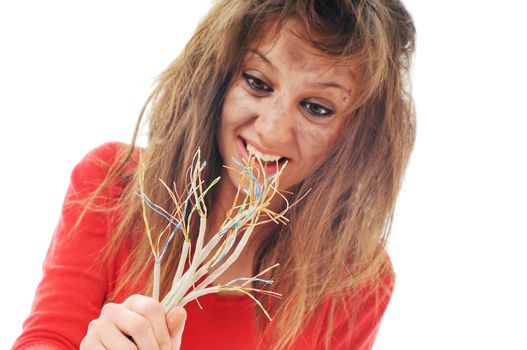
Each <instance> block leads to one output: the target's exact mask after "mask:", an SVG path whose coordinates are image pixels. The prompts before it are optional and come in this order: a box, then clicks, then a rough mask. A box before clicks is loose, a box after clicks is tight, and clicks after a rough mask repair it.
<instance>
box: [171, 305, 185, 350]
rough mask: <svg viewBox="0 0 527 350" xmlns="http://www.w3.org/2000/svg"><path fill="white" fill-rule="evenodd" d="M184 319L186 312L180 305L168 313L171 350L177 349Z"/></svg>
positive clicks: (179, 344) (183, 326)
mask: <svg viewBox="0 0 527 350" xmlns="http://www.w3.org/2000/svg"><path fill="white" fill-rule="evenodd" d="M186 320H187V312H186V311H185V309H184V308H183V307H181V306H178V307H176V308H175V309H173V310H172V311H170V312H169V313H168V315H167V323H168V330H169V331H170V337H171V348H170V349H171V350H179V348H180V346H181V337H182V336H183V330H184V328H185V322H186Z"/></svg>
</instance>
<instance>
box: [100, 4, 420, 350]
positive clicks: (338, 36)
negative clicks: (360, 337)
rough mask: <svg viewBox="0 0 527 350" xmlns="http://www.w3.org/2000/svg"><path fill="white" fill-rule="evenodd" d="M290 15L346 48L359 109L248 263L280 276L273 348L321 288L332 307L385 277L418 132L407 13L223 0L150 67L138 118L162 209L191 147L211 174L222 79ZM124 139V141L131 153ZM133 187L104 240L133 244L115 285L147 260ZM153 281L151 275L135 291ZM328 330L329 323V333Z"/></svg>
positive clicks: (180, 184) (391, 8) (320, 39)
mask: <svg viewBox="0 0 527 350" xmlns="http://www.w3.org/2000/svg"><path fill="white" fill-rule="evenodd" d="M292 18H294V19H297V20H300V21H301V23H303V25H304V27H305V29H306V31H305V33H303V34H302V36H303V38H304V39H305V40H306V41H308V42H309V43H310V44H312V45H313V46H314V47H316V48H318V49H319V50H321V51H322V52H324V53H326V54H328V55H331V56H336V57H340V58H342V59H350V58H352V59H353V62H354V63H356V64H357V66H358V71H359V72H360V74H359V77H358V79H359V83H358V87H359V91H358V93H356V94H355V96H356V101H355V106H356V108H355V109H354V111H353V112H352V115H350V117H349V118H348V119H349V122H348V125H347V128H346V130H345V132H344V135H343V137H342V138H341V140H340V141H339V142H338V144H337V145H336V146H335V147H334V148H333V149H332V151H331V154H330V155H329V156H328V159H327V161H326V162H325V163H324V164H323V165H322V166H321V167H320V168H318V169H317V170H316V171H315V172H314V173H313V174H312V175H311V176H309V177H308V178H306V179H305V180H304V181H302V182H301V183H300V184H298V185H297V186H295V188H294V189H292V191H293V192H294V195H293V196H294V198H292V200H293V201H294V200H295V198H297V197H298V198H299V197H300V196H303V195H304V194H306V192H307V191H309V190H310V189H311V192H310V193H309V195H308V196H307V197H306V198H305V199H304V200H302V201H301V202H300V203H299V204H298V205H296V206H295V207H294V208H292V210H291V211H290V212H289V214H288V216H289V218H290V223H289V224H288V225H287V226H284V227H280V228H278V229H277V232H275V233H274V234H272V235H271V236H270V238H269V239H268V240H267V241H265V242H264V243H263V244H262V246H261V249H260V251H259V254H258V255H257V259H256V261H255V266H254V270H255V271H257V270H259V269H260V268H261V267H262V266H264V265H267V263H269V262H270V261H269V260H270V259H271V258H270V257H271V256H273V257H279V262H280V264H281V268H280V270H278V271H276V273H275V276H274V278H275V279H276V280H278V281H288V282H287V284H285V283H284V284H281V285H280V288H281V289H280V292H281V293H283V298H282V300H281V301H280V302H279V303H276V302H273V303H271V304H272V310H271V311H272V312H273V313H274V315H275V317H276V321H275V322H274V326H273V329H275V331H274V333H273V339H274V342H273V344H274V347H275V348H277V349H278V348H284V347H287V345H289V344H291V343H292V342H293V341H294V339H295V337H296V336H297V335H298V334H299V331H301V329H302V326H303V325H304V324H305V322H307V320H309V319H310V317H311V316H312V315H313V314H314V311H315V309H316V307H317V306H318V305H320V304H321V303H322V302H323V301H324V300H327V298H328V297H329V298H330V299H331V301H332V307H333V309H332V310H334V309H335V308H336V307H338V306H339V303H340V302H341V299H340V296H342V295H344V294H347V293H349V292H350V291H354V290H357V289H358V288H359V286H360V285H362V284H363V283H366V282H367V283H370V284H372V285H373V288H375V286H377V287H378V286H379V285H380V284H382V280H383V277H382V276H386V275H388V276H389V277H390V278H392V277H393V271H392V269H391V266H390V265H389V263H387V259H386V256H385V252H384V245H385V243H386V240H387V238H388V233H389V230H390V224H391V220H392V215H393V211H394V206H395V200H396V197H397V194H398V191H399V188H400V185H401V181H402V178H403V174H404V171H405V168H406V165H407V162H408V158H409V155H410V152H411V149H412V147H413V143H414V137H415V122H414V111H413V104H412V98H411V95H410V86H409V81H408V75H409V68H410V60H411V56H412V54H413V51H414V36H415V28H414V25H413V22H412V19H411V17H410V15H409V13H408V12H407V11H406V9H405V8H404V7H403V5H402V4H401V3H400V2H399V1H396V0H366V1H361V0H333V1H330V0H327V1H322V0H220V1H218V2H217V3H216V4H215V6H214V7H213V8H212V9H211V11H210V12H209V14H208V15H207V16H206V17H205V18H204V19H203V21H202V22H201V23H200V25H199V26H198V28H197V30H196V32H195V34H194V36H193V37H192V38H191V40H190V42H189V43H188V44H187V46H186V47H185V49H184V51H183V52H182V53H181V54H180V56H179V57H177V58H176V59H175V60H174V61H173V62H172V63H171V64H170V66H169V67H168V68H167V69H166V70H165V71H164V72H163V73H161V74H160V75H159V77H158V79H157V85H156V88H155V90H154V91H153V93H152V95H151V96H150V97H149V99H148V101H147V103H146V104H145V108H144V109H143V111H142V113H141V116H140V118H139V121H138V125H137V127H136V134H137V130H139V126H140V121H141V118H143V119H144V120H143V122H146V123H147V125H148V136H149V139H148V145H147V147H146V148H145V149H144V151H143V161H144V166H145V169H146V171H145V176H144V186H145V189H146V190H147V194H148V196H149V197H150V198H151V199H152V200H153V201H154V202H155V203H157V204H159V205H161V206H163V207H165V208H166V209H167V210H169V211H170V210H171V209H173V205H172V202H171V200H170V198H169V196H168V194H167V192H166V191H165V189H164V188H163V187H162V186H161V185H160V183H159V180H158V179H163V180H164V181H165V182H166V183H172V182H174V183H175V184H176V188H177V189H178V190H180V191H183V189H184V188H185V186H186V178H185V174H186V170H187V169H188V168H189V167H190V165H191V161H192V157H193V155H194V152H195V151H196V150H197V149H198V147H199V148H200V149H201V154H202V158H203V159H206V160H207V167H206V171H205V181H206V182H207V183H210V182H211V181H212V179H214V178H215V177H217V176H219V174H220V170H221V166H222V161H221V158H220V155H219V152H218V146H217V143H216V142H215V141H211V140H216V130H217V128H218V123H219V119H220V116H221V110H222V104H223V99H224V96H225V93H226V91H227V89H228V86H229V84H230V82H231V81H232V79H233V77H235V76H236V75H237V74H239V70H240V64H241V61H242V58H243V57H244V56H245V54H246V52H247V50H248V48H249V45H251V44H254V42H255V41H257V40H258V39H259V37H260V34H261V32H262V30H263V29H264V27H265V25H266V24H267V23H269V21H276V23H278V26H277V28H278V29H277V30H279V28H281V27H282V26H283V24H284V23H285V22H286V21H287V20H289V19H292ZM134 141H135V135H134ZM132 148H133V144H132V146H131V147H130V149H129V152H128V156H129V155H130V153H131V152H132ZM126 159H127V157H124V158H123V160H122V164H124V162H125V161H126ZM122 164H121V166H118V167H116V169H115V170H114V171H112V172H111V173H110V176H109V178H110V177H112V176H124V175H122V172H119V171H118V170H119V169H122V168H123V167H122ZM127 176H131V177H133V176H134V173H133V172H132V173H128V174H127ZM134 191H135V182H134V181H130V182H129V185H128V186H127V188H126V190H125V192H124V195H123V196H122V198H121V199H120V201H119V205H120V207H121V209H122V210H121V215H120V222H119V225H118V226H117V229H116V232H115V234H114V235H113V241H112V242H111V244H109V245H108V249H107V253H108V256H111V255H113V254H114V253H115V251H116V250H117V249H118V248H119V246H120V244H121V243H122V242H123V241H126V240H129V239H133V240H134V242H136V244H135V245H134V248H133V254H132V255H131V258H130V265H129V269H128V271H127V275H126V277H125V278H124V279H123V280H121V281H119V285H120V287H123V288H124V287H125V286H127V285H130V283H131V282H132V281H133V280H135V279H136V278H137V276H144V275H148V274H149V273H150V271H151V266H152V255H151V251H150V247H149V244H148V243H147V241H146V237H145V235H144V234H143V233H142V227H141V224H140V221H138V218H139V217H140V215H141V208H140V205H139V200H138V199H137V197H136V196H135V195H134ZM214 196H215V193H214V192H213V193H211V195H210V196H209V197H208V198H207V203H208V204H209V205H212V204H213V203H214V200H215V198H214ZM149 219H150V223H151V226H152V232H153V233H156V232H161V231H162V229H163V228H164V226H165V225H166V222H165V221H164V219H162V218H160V217H156V216H155V215H152V216H151V217H149ZM130 227H135V228H137V229H133V230H131V229H130ZM192 235H194V237H195V235H197V230H193V233H192ZM307 237H309V239H306V238H307ZM182 241H183V239H182V237H181V236H177V237H176V239H175V241H174V242H173V243H172V244H173V245H174V247H173V248H172V249H171V251H173V252H179V251H180V248H181V246H182ZM178 259H179V257H178V256H177V255H175V254H173V255H168V256H165V258H164V261H163V271H164V273H163V275H162V277H161V295H163V294H164V293H166V292H167V291H168V290H169V289H170V284H171V276H173V274H174V272H175V271H174V270H175V267H176V266H177V261H178ZM150 289H151V284H149V285H147V286H146V287H145V290H144V292H145V293H148V292H149V291H150ZM343 292H346V293H343ZM286 310H287V317H286V316H285V313H286ZM329 322H330V320H329ZM330 331H331V327H328V333H327V334H326V336H327V340H328V341H329V339H330V338H329V337H330V336H331V334H330Z"/></svg>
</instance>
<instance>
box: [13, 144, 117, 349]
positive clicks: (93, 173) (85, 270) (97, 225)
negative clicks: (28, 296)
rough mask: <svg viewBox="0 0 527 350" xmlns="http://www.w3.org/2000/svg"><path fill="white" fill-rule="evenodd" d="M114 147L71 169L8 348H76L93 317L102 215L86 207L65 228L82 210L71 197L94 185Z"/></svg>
mask: <svg viewBox="0 0 527 350" xmlns="http://www.w3.org/2000/svg"><path fill="white" fill-rule="evenodd" d="M119 149H123V145H122V144H119V143H107V144H104V145H102V146H100V147H98V148H96V149H95V150H93V151H91V152H90V153H89V154H88V155H86V156H85V157H84V158H83V159H82V161H81V162H80V163H79V164H78V165H77V166H76V167H75V168H74V170H73V172H72V174H71V183H70V185H69V188H68V191H67V194H66V198H65V200H64V204H63V207H62V213H61V216H60V220H59V223H58V225H57V227H56V229H55V233H54V236H53V239H52V241H51V244H50V246H49V249H48V252H47V255H46V258H45V260H44V265H43V277H42V280H41V282H40V284H39V286H38V288H37V291H36V295H35V299H34V301H33V305H32V309H31V313H30V315H29V317H28V318H27V320H26V321H25V322H24V326H23V333H22V335H21V336H20V337H19V338H18V339H17V341H16V342H15V344H14V346H13V349H15V350H19V349H34V350H37V349H39V350H44V349H78V348H79V344H80V342H81V340H82V338H83V337H84V335H85V334H86V329H87V325H88V323H89V322H90V321H91V320H93V319H95V318H97V317H98V316H99V313H100V308H101V306H102V304H103V302H104V299H105V295H106V292H107V286H108V273H107V267H106V266H101V264H98V261H100V260H98V259H100V252H101V249H102V248H103V246H104V245H105V243H106V241H107V236H108V220H107V216H108V214H105V213H102V212H93V211H92V212H87V213H86V215H85V217H84V218H83V220H82V221H81V223H80V225H79V226H78V229H76V230H75V231H74V232H71V233H70V229H71V228H72V227H73V225H74V224H75V222H76V220H77V218H78V216H79V214H80V212H81V210H82V207H81V206H80V205H79V204H76V203H75V202H74V201H77V200H82V199H85V198H87V197H86V196H87V195H88V194H90V193H91V192H92V191H93V190H95V189H96V188H97V186H98V184H100V183H101V181H102V180H103V179H104V178H105V177H106V175H107V172H108V170H109V165H110V164H111V163H113V162H114V160H115V156H116V154H117V153H118V150H119Z"/></svg>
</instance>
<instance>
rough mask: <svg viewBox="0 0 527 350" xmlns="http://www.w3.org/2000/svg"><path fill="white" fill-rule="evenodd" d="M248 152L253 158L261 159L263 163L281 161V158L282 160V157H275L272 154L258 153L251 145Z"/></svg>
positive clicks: (248, 145) (248, 146)
mask: <svg viewBox="0 0 527 350" xmlns="http://www.w3.org/2000/svg"><path fill="white" fill-rule="evenodd" d="M247 151H249V153H250V154H252V155H253V156H255V157H256V158H258V159H260V160H261V161H263V162H275V161H277V160H279V159H280V158H282V157H281V156H273V155H270V154H265V153H262V152H258V150H257V149H256V148H254V147H253V146H251V145H250V144H247Z"/></svg>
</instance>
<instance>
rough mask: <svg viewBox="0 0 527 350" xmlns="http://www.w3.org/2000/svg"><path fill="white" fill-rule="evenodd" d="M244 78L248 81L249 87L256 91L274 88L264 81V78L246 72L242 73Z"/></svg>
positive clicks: (266, 90) (269, 90)
mask: <svg viewBox="0 0 527 350" xmlns="http://www.w3.org/2000/svg"><path fill="white" fill-rule="evenodd" d="M242 77H243V79H244V80H245V81H246V82H247V84H248V85H249V87H250V88H251V89H253V90H255V91H258V92H272V91H273V89H272V88H271V87H270V86H269V85H267V84H266V83H264V81H263V80H262V79H258V78H257V77H255V76H253V75H250V74H247V73H245V72H243V73H242Z"/></svg>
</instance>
